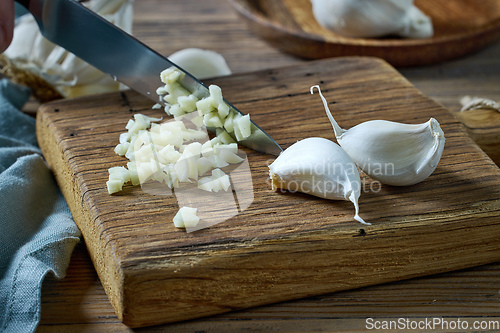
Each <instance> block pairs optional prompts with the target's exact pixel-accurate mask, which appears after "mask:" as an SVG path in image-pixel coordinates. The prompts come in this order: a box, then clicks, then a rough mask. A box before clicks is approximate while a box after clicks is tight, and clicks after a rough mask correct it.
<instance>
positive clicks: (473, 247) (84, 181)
mask: <svg viewBox="0 0 500 333" xmlns="http://www.w3.org/2000/svg"><path fill="white" fill-rule="evenodd" d="M209 83H216V84H218V85H219V86H220V87H221V88H222V91H223V93H224V96H225V97H226V98H227V99H228V100H229V101H231V102H232V103H234V104H235V105H236V106H237V107H238V108H240V109H241V110H242V111H243V112H245V113H250V114H251V117H252V119H253V120H254V121H255V122H256V123H257V124H259V125H261V126H262V127H263V129H264V130H266V131H267V132H268V133H269V134H271V135H272V137H273V138H274V139H275V140H276V141H277V142H278V143H279V144H280V145H282V147H283V148H286V147H288V146H290V145H291V144H292V143H294V142H295V141H297V140H300V139H303V138H307V137H311V136H319V137H325V138H328V139H332V140H334V135H333V131H332V128H331V125H330V123H329V121H328V119H327V117H326V115H325V111H324V109H323V106H322V103H321V100H320V98H319V96H318V95H317V94H315V95H311V94H310V93H309V88H310V87H311V86H312V85H316V84H320V85H321V88H322V90H323V93H324V95H325V97H326V98H327V99H328V101H329V103H330V108H331V110H332V112H333V114H334V115H335V117H336V120H337V122H338V123H339V124H340V125H341V126H342V127H344V128H350V127H352V126H354V125H356V124H358V123H360V122H363V121H367V120H373V119H386V120H392V121H399V122H405V123H422V122H425V121H427V120H428V119H429V118H430V117H435V118H436V119H437V120H438V121H439V122H440V124H441V126H442V129H443V130H444V133H445V136H446V146H445V150H444V153H443V157H442V160H441V162H440V164H439V166H438V167H437V169H436V171H435V172H434V173H433V174H432V175H431V176H430V177H429V178H428V179H427V180H426V181H424V182H422V183H420V184H417V185H414V186H410V187H391V186H385V185H382V186H380V185H379V184H377V183H376V182H374V181H372V180H371V179H370V178H368V177H367V176H363V177H362V178H363V183H364V185H365V186H364V187H363V190H362V194H361V197H360V215H361V217H363V218H364V219H365V221H368V222H370V223H372V225H371V226H366V225H362V224H360V223H358V222H356V221H354V220H353V213H354V209H353V205H352V203H350V202H347V201H328V200H323V199H319V198H316V197H312V196H308V195H304V194H299V193H277V192H273V191H271V190H270V186H269V182H268V168H267V164H268V163H269V162H270V161H272V160H273V159H274V157H273V156H270V155H265V154H261V153H258V152H255V151H251V150H248V149H245V152H246V153H247V156H248V160H249V165H250V169H251V175H252V182H253V193H254V200H253V202H252V204H251V205H250V206H249V207H248V208H247V209H246V210H244V211H243V212H241V213H239V214H238V215H237V216H235V217H234V218H231V219H229V220H227V221H225V222H222V223H219V224H217V225H214V226H212V227H210V228H207V229H203V230H199V231H196V232H192V233H186V232H184V231H182V230H179V229H176V228H175V227H174V225H173V223H172V218H173V216H174V215H175V213H176V212H177V210H178V204H177V201H176V198H175V197H174V196H165V195H163V196H161V195H154V194H150V193H146V192H145V191H142V190H141V187H132V186H126V187H125V188H124V190H123V191H122V192H120V193H118V194H116V195H108V193H107V190H106V184H105V183H106V180H107V177H108V172H107V169H108V168H110V167H112V166H120V165H125V163H126V160H125V159H124V158H122V157H119V156H117V155H115V153H114V152H113V148H114V146H115V145H116V144H117V143H118V136H119V134H120V133H122V132H124V127H125V124H126V123H127V121H128V120H129V119H130V118H131V117H132V116H133V115H134V114H135V113H144V114H147V115H150V116H161V115H162V111H159V110H152V109H151V106H152V104H153V103H152V102H150V101H149V100H147V99H145V98H144V97H142V96H140V95H138V94H136V93H135V92H132V91H126V92H122V93H111V94H104V95H100V96H93V97H85V98H79V99H73V100H64V101H59V102H54V103H51V104H46V105H43V106H42V107H41V108H40V110H39V112H38V115H37V135H38V139H39V143H40V146H41V148H42V151H43V153H44V156H45V158H46V160H47V162H48V164H49V165H50V167H51V168H52V170H53V171H54V174H55V177H56V179H57V181H58V183H59V184H60V187H61V190H62V192H63V194H64V196H65V197H66V199H67V201H68V205H69V207H70V209H71V211H72V213H73V216H74V219H75V222H76V223H77V224H78V226H79V228H80V229H81V231H82V233H83V236H84V239H85V242H86V244H87V247H88V249H89V252H90V255H91V257H92V260H93V262H94V265H95V268H96V270H97V272H98V274H99V277H100V279H101V282H102V284H103V286H104V288H105V290H106V292H107V294H108V296H109V299H110V301H111V303H112V305H113V306H114V308H115V310H116V313H117V315H118V317H119V318H120V319H121V320H122V321H123V322H124V323H125V324H127V325H129V326H132V327H138V326H146V325H153V324H160V323H167V322H174V321H180V320H186V319H191V318H196V317H202V316H208V315H213V314H217V313H222V312H226V311H232V310H237V309H242V308H248V307H253V306H258V305H263V304H269V303H273V302H280V301H285V300H290V299H296V298H301V297H306V296H311V295H318V294H323V293H329V292H334V291H339V290H346V289H352V288H357V287H362V286H368V285H374V284H380V283H385V282H390V281H396V280H401V279H408V278H412V277H418V276H423V275H427V274H434V273H440V272H445V271H451V270H457V269H462V268H467V267H471V266H475V265H481V264H486V263H491V262H494V261H497V260H499V259H500V243H499V242H498V234H499V232H500V170H499V168H498V167H497V166H496V165H495V164H494V163H493V162H492V161H491V160H490V159H489V158H488V157H487V156H486V155H485V154H484V153H483V152H482V151H481V150H480V149H479V148H478V147H477V145H476V144H475V143H474V142H473V141H472V140H471V139H470V138H469V137H468V136H467V134H466V133H465V131H464V129H463V126H462V125H461V124H460V123H458V122H457V121H456V120H455V118H454V117H452V116H451V115H450V114H449V113H448V112H447V110H445V109H444V108H443V107H441V106H440V105H438V104H436V103H435V102H433V101H432V100H431V99H429V98H427V97H426V96H424V95H423V94H422V93H420V92H419V91H418V90H417V89H416V88H414V87H413V86H412V85H411V84H410V83H409V82H408V81H407V80H406V79H404V78H403V77H402V76H401V75H400V74H399V73H398V72H397V71H396V70H394V69H393V68H392V67H391V66H390V65H388V64H387V63H386V62H384V61H382V60H378V59H375V58H363V57H351V58H335V59H329V60H321V61H314V62H310V63H306V64H303V65H300V66H293V67H286V68H280V69H273V70H265V71H260V72H254V73H247V74H241V75H234V76H230V77H224V78H218V79H215V80H212V81H210V82H209Z"/></svg>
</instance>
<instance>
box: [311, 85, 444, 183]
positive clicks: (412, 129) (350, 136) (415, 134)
mask: <svg viewBox="0 0 500 333" xmlns="http://www.w3.org/2000/svg"><path fill="white" fill-rule="evenodd" d="M314 88H317V89H318V93H319V94H320V97H321V99H322V101H323V105H324V107H325V111H326V114H327V116H328V118H329V120H330V122H331V124H332V126H333V130H334V132H335V137H336V138H337V141H338V143H339V145H340V146H341V147H342V148H343V149H344V150H345V152H346V153H347V154H348V155H349V156H350V157H351V158H352V160H353V161H354V162H355V163H356V164H357V165H358V166H359V168H360V169H361V170H363V171H364V172H365V173H366V174H368V175H369V176H370V177H372V178H374V179H376V180H378V181H380V182H381V183H383V184H388V185H395V186H406V185H413V184H416V183H419V182H421V181H423V180H425V179H426V178H427V177H429V176H430V175H431V174H432V172H434V170H435V169H436V167H437V165H438V163H439V160H440V159H441V155H442V153H443V149H444V143H445V137H444V133H443V131H442V130H441V127H440V125H439V123H438V121H437V120H436V119H434V118H431V119H430V120H429V121H427V122H425V123H422V124H402V123H397V122H392V121H386V120H372V121H367V122H363V123H361V124H359V125H356V126H354V127H352V128H350V129H348V130H345V129H343V128H341V127H340V126H339V125H338V124H337V122H336V121H335V119H334V118H333V116H332V114H331V112H330V109H329V108H328V103H327V101H326V99H325V97H324V96H323V94H322V93H321V90H320V88H319V86H313V87H311V94H312V93H313V90H314Z"/></svg>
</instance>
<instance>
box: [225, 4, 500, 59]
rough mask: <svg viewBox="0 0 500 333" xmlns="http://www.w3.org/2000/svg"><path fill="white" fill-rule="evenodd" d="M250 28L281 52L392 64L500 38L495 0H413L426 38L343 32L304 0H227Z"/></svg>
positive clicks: (462, 51) (461, 51)
mask: <svg viewBox="0 0 500 333" xmlns="http://www.w3.org/2000/svg"><path fill="white" fill-rule="evenodd" d="M230 2H231V4H232V5H233V7H234V8H235V9H236V11H237V12H238V13H239V14H240V16H241V17H243V18H244V19H245V20H246V22H247V23H248V25H249V27H250V29H251V30H252V31H253V32H254V33H255V34H257V35H258V36H260V37H261V38H263V39H264V40H266V41H267V42H269V43H270V44H271V45H273V46H274V47H277V48H279V49H281V50H282V51H284V52H287V53H290V54H293V55H296V56H299V57H302V58H306V59H319V58H330V57H338V56H374V57H379V58H382V59H385V60H386V61H387V62H389V63H390V64H392V65H393V66H397V67H404V66H417V65H428V64H433V63H438V62H442V61H446V60H450V59H454V58H458V57H461V56H464V55H467V54H469V53H471V52H474V51H477V50H479V49H481V48H483V47H485V46H486V45H488V44H490V43H492V42H494V41H495V40H497V39H498V38H500V1H499V0H481V1H478V0H439V1H435V0H415V5H416V6H417V7H419V8H420V9H421V10H422V11H423V12H424V13H426V14H427V15H429V16H430V17H431V19H432V22H433V26H434V36H433V37H432V38H426V39H405V38H349V37H343V36H340V35H338V34H335V33H333V32H331V31H329V30H327V29H325V28H323V27H322V26H320V25H319V23H318V22H317V21H316V19H315V18H314V15H313V13H312V6H311V2H310V1H309V0H230Z"/></svg>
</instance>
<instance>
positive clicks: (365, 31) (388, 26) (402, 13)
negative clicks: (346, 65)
mask: <svg viewBox="0 0 500 333" xmlns="http://www.w3.org/2000/svg"><path fill="white" fill-rule="evenodd" d="M311 3H312V8H313V14H314V17H315V18H316V20H317V21H318V23H319V24H320V25H322V26H323V27H325V28H327V29H329V30H331V31H333V32H335V33H337V34H339V35H342V36H346V37H359V38H364V37H366V38H371V37H382V36H387V35H398V36H401V37H408V38H429V37H432V35H433V34H434V29H433V26H432V21H431V19H430V18H429V17H428V16H426V15H425V14H424V13H423V12H422V11H421V10H420V9H418V8H417V7H415V5H414V4H413V0H311Z"/></svg>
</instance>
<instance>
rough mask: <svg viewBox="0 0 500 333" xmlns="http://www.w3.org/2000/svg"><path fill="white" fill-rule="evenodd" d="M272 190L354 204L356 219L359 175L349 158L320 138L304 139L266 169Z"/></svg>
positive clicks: (356, 216)
mask: <svg viewBox="0 0 500 333" xmlns="http://www.w3.org/2000/svg"><path fill="white" fill-rule="evenodd" d="M269 175H270V178H271V186H272V189H273V190H276V189H286V190H289V191H292V192H296V191H298V192H302V193H306V194H310V195H314V196H317V197H320V198H325V199H331V200H348V201H351V202H352V203H353V204H354V207H355V210H356V211H355V216H354V219H355V220H356V221H359V222H361V223H363V224H369V223H366V222H365V221H364V220H363V219H362V218H361V217H360V216H359V206H358V199H359V196H360V194H361V180H360V177H359V172H358V169H357V167H356V165H355V164H354V162H353V161H352V160H351V158H350V157H349V156H348V155H347V154H346V153H345V152H344V150H342V148H340V147H339V146H338V145H337V144H336V143H334V142H332V141H330V140H327V139H324V138H307V139H304V140H301V141H298V142H296V143H294V144H293V145H291V146H290V147H289V148H288V149H286V150H285V151H284V152H282V153H281V154H280V155H279V156H278V157H277V158H276V160H274V162H273V163H272V164H271V165H269Z"/></svg>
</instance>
